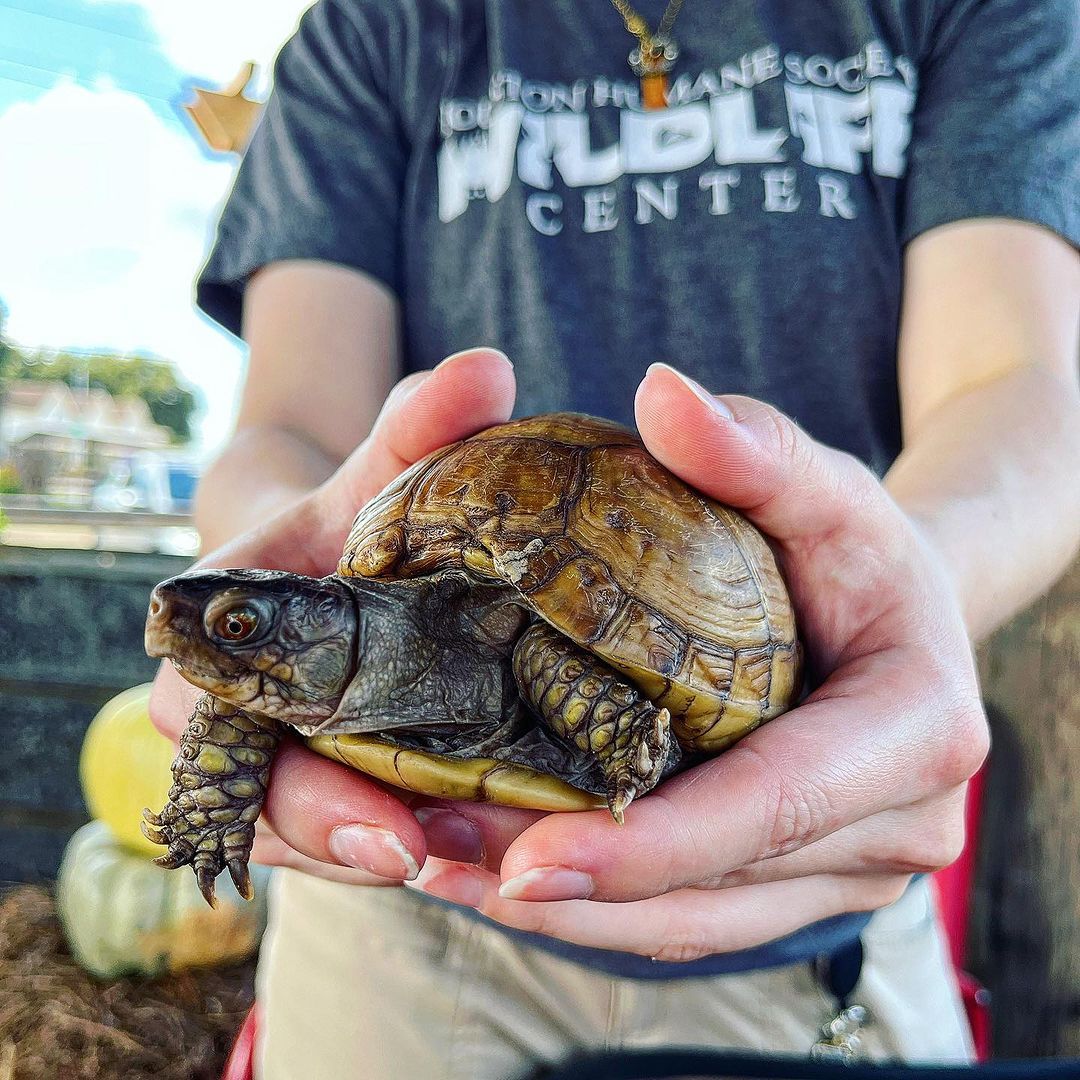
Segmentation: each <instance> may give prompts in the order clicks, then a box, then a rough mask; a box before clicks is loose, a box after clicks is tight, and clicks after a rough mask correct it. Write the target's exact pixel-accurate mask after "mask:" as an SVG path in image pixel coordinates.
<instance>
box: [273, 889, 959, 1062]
mask: <svg viewBox="0 0 1080 1080" xmlns="http://www.w3.org/2000/svg"><path fill="white" fill-rule="evenodd" d="M274 901H275V903H274V905H273V911H274V915H273V918H272V920H271V927H270V930H269V931H268V934H267V938H266V942H265V944H264V949H263V954H262V960H261V962H260V965H259V980H258V996H259V1001H260V1004H261V1007H262V1024H261V1028H260V1039H259V1050H258V1060H259V1067H258V1073H257V1075H258V1076H259V1077H260V1080H360V1078H363V1080H390V1078H394V1080H401V1078H408V1080H413V1078H416V1080H509V1078H516V1077H523V1076H527V1075H528V1074H529V1073H530V1072H531V1070H532V1069H534V1068H536V1067H537V1065H539V1064H540V1063H542V1062H544V1063H547V1062H555V1061H559V1060H561V1059H562V1058H564V1057H565V1056H567V1055H568V1054H570V1053H572V1052H574V1051H578V1050H582V1049H605V1048H615V1047H661V1046H668V1045H676V1044H677V1045H682V1046H700V1047H710V1048H714V1049H721V1048H728V1049H746V1050H755V1051H773V1052H787V1053H797V1054H805V1053H807V1052H808V1050H809V1048H810V1046H811V1044H812V1043H813V1042H814V1041H815V1039H816V1038H817V1034H818V1029H819V1027H820V1025H821V1024H822V1023H824V1022H825V1021H827V1020H828V1019H830V1018H831V1016H832V1015H833V1013H834V1009H835V1006H834V1003H833V1001H832V1000H831V999H830V998H829V996H828V995H827V994H826V993H825V992H824V991H823V990H822V989H821V987H820V986H819V985H818V983H817V982H816V981H815V979H814V978H813V977H812V975H811V973H810V970H809V965H807V964H798V965H794V966H792V967H787V968H774V969H769V970H764V971H753V972H747V973H743V974H736V975H721V976H710V977H707V978H689V979H677V980H663V981H653V980H648V981H646V980H637V979H627V978H618V977H614V976H610V975H606V974H602V973H597V972H595V971H592V970H590V969H588V968H585V967H582V966H580V965H578V964H575V963H573V962H571V961H568V960H563V959H561V958H558V957H555V956H552V955H550V954H549V953H547V952H545V951H544V950H542V949H535V948H531V947H528V946H522V945H519V944H518V943H516V942H512V941H510V940H509V939H508V938H507V937H506V936H505V935H503V934H501V933H500V932H499V931H498V930H496V929H493V928H492V927H490V926H487V925H484V924H482V923H480V922H478V921H477V920H475V919H472V918H470V917H468V916H467V915H464V914H462V913H461V912H459V911H455V910H448V909H446V908H444V907H441V906H439V905H436V904H432V903H429V902H426V901H425V900H424V899H423V898H421V897H417V896H414V895H413V894H412V893H410V892H409V891H408V890H405V889H378V888H372V889H363V888H354V887H351V886H347V885H340V884H334V883H331V882H326V881H320V880H317V879H315V878H310V877H306V876H304V875H302V874H298V873H295V872H291V871H285V872H281V873H279V874H278V876H277V881H276V884H275V894H274ZM863 941H864V945H865V947H866V964H865V966H864V969H863V976H862V979H861V981H860V983H859V986H858V988H857V990H856V992H855V995H854V1000H856V1001H858V1002H859V1003H860V1004H864V1005H867V1006H869V1008H870V1011H871V1016H872V1019H871V1021H870V1022H869V1023H868V1024H867V1026H866V1027H865V1029H864V1032H865V1034H864V1039H863V1047H864V1049H865V1053H866V1056H867V1057H868V1058H873V1059H883V1058H899V1059H906V1060H936V1061H951V1062H956V1061H967V1060H970V1056H971V1047H970V1039H969V1035H968V1030H967V1024H966V1021H965V1019H964V1016H963V1011H962V1007H961V1005H960V1001H959V997H958V994H957V991H956V987H955V984H954V980H953V978H952V972H951V968H950V966H949V961H948V955H947V949H946V947H945V944H944V940H943V937H942V935H941V932H940V930H939V927H938V924H937V920H936V918H935V914H934V909H933V904H932V901H931V894H930V887H929V884H928V883H927V882H925V881H923V882H919V883H917V884H916V885H914V886H913V887H912V888H911V889H909V890H908V892H907V894H906V895H905V896H904V897H903V898H902V899H901V900H899V901H898V902H897V903H896V904H893V905H892V906H891V907H889V908H886V909H885V910H883V911H880V912H878V913H877V914H875V916H874V918H873V919H872V920H871V923H870V926H869V927H868V928H867V930H866V931H865V933H864V935H863Z"/></svg>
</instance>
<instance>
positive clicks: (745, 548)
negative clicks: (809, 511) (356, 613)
mask: <svg viewBox="0 0 1080 1080" xmlns="http://www.w3.org/2000/svg"><path fill="white" fill-rule="evenodd" d="M452 568H458V569H461V568H464V569H465V570H466V571H467V572H469V573H470V574H472V575H473V576H474V577H475V578H476V579H478V580H483V581H499V582H503V583H505V584H506V585H508V586H510V587H511V588H513V589H514V590H516V592H517V593H518V594H519V595H520V597H521V599H522V600H523V601H524V603H525V604H526V605H527V606H528V607H530V608H531V609H532V610H533V611H535V612H536V613H537V614H538V615H539V616H540V617H541V618H543V619H544V620H546V621H547V622H548V623H550V624H551V625H552V626H553V627H555V629H557V630H559V631H560V632H562V633H563V634H565V635H566V636H567V637H568V638H570V639H571V640H572V641H574V642H576V643H577V644H578V645H580V646H582V647H584V648H586V649H589V650H590V651H592V652H593V653H595V654H596V655H597V656H599V657H601V658H602V659H603V660H605V661H606V662H607V663H608V664H610V665H611V666H612V667H614V668H616V669H617V670H619V671H621V672H622V673H623V674H625V675H626V676H627V678H629V679H630V680H631V681H632V682H633V683H635V684H636V685H637V686H638V687H639V688H640V689H641V690H642V691H643V692H644V693H645V694H646V695H647V696H648V697H649V698H651V699H652V701H653V702H654V703H655V704H656V705H657V706H659V707H663V708H667V709H668V710H669V711H670V713H671V716H672V724H673V728H674V730H675V732H676V734H677V736H678V738H679V740H680V742H681V743H682V744H683V746H684V747H686V748H687V749H689V750H693V751H701V752H706V753H714V752H716V751H717V750H720V749H722V748H723V747H725V746H727V745H729V744H730V743H731V742H733V741H734V740H736V739H738V738H740V737H741V736H742V735H744V734H746V733H747V732H748V731H750V730H751V729H753V728H754V727H756V726H757V725H758V724H760V723H761V722H762V721H764V720H768V719H769V718H771V717H773V716H775V715H777V714H778V713H780V712H783V711H784V710H785V709H786V708H788V707H789V706H790V705H791V704H792V703H793V699H794V697H795V695H796V694H797V692H798V689H799V683H800V675H799V672H800V659H801V649H800V647H799V643H798V640H797V638H796V632H795V620H794V616H793V613H792V607H791V602H790V600H789V598H788V594H787V590H786V588H785V586H784V582H783V579H782V578H781V576H780V572H779V570H778V568H777V565H776V560H775V558H774V557H773V554H772V551H771V550H770V548H769V546H768V544H767V543H766V542H765V540H764V538H763V537H762V535H761V534H760V533H759V532H758V531H757V530H756V529H755V528H754V527H753V526H752V525H751V524H750V523H749V522H748V521H747V520H746V519H745V518H743V517H742V516H741V515H739V514H738V513H736V512H735V511H733V510H731V509H729V508H727V507H725V506H722V505H720V504H719V503H717V502H715V501H713V500H711V499H709V498H706V497H705V496H704V495H702V494H701V493H700V492H697V491H695V490H694V489H693V488H691V487H689V486H688V485H686V484H685V483H683V482H682V481H681V480H679V479H678V478H677V477H675V476H674V475H673V474H672V473H670V472H669V471H668V470H667V469H665V468H664V467H663V466H662V465H660V464H659V463H658V462H657V461H656V460H655V459H654V458H653V457H652V456H651V455H650V454H649V453H648V451H647V450H646V449H645V446H644V444H643V443H642V442H641V440H640V439H639V438H638V437H637V435H635V434H634V433H633V432H632V431H630V430H629V429H627V428H624V427H622V426H621V425H618V424H614V423H611V422H610V421H606V420H598V419H596V418H594V417H589V416H579V415H575V414H572V413H556V414H551V415H546V416H536V417H532V418H529V419H525V420H517V421H511V422H509V423H506V424H501V425H499V426H497V427H493V428H489V429H487V430H485V431H482V432H480V433H479V434H478V435H475V436H473V437H472V438H470V439H466V440H464V441H462V442H459V443H455V444H453V445H452V446H448V447H444V448H443V449H441V450H438V451H436V452H435V453H433V454H431V455H430V456H429V457H426V458H424V459H423V460H421V461H420V462H418V463H417V464H416V465H414V466H413V467H412V468H410V469H408V470H407V471H406V472H404V473H403V474H402V475H401V476H400V477H398V478H397V480H395V481H394V482H393V483H392V484H391V485H390V486H389V487H388V488H386V489H385V490H384V491H383V492H382V493H381V494H380V495H378V496H377V497H376V498H375V499H373V500H372V501H371V502H370V503H368V505H367V506H365V507H364V508H363V509H362V510H361V511H360V513H359V515H358V516H357V518H356V521H355V522H354V524H353V527H352V531H351V532H350V534H349V537H348V540H347V541H346V544H345V550H344V554H343V556H342V559H341V563H340V565H339V568H338V572H339V573H340V574H342V575H343V576H346V577H348V576H362V577H365V578H375V579H379V578H382V579H388V578H390V579H393V578H408V577H415V576H418V575H424V574H434V573H438V572H440V571H443V570H448V569H452Z"/></svg>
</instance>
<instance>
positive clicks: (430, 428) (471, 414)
mask: <svg viewBox="0 0 1080 1080" xmlns="http://www.w3.org/2000/svg"><path fill="white" fill-rule="evenodd" d="M513 403H514V376H513V371H512V368H511V366H510V364H509V362H508V361H507V360H506V358H505V357H504V356H503V355H502V354H501V353H497V352H494V351H493V350H490V349H473V350H470V351H468V352H465V353H458V354H457V355H455V356H453V357H450V358H449V359H447V360H445V361H443V363H442V364H440V365H439V366H438V367H437V368H435V370H434V371H431V372H418V373H416V374H413V375H410V376H408V377H407V378H405V379H403V380H402V381H401V382H400V383H398V385H397V386H396V387H395V388H394V390H393V391H392V392H391V394H390V396H389V397H388V398H387V401H386V404H385V406H384V407H383V410H382V412H381V413H380V415H379V418H378V420H377V421H376V423H375V425H374V427H373V429H372V431H371V434H370V436H369V437H368V438H367V439H366V440H365V441H364V442H363V443H362V444H361V445H360V446H359V447H358V448H357V449H356V450H355V451H354V452H353V453H352V454H351V455H350V457H349V458H348V459H347V460H346V461H345V462H344V463H343V464H342V465H341V467H340V468H339V469H338V470H337V471H336V472H335V473H334V475H333V476H332V477H331V478H330V479H329V480H327V481H326V483H325V484H323V485H322V486H321V487H319V488H318V489H316V490H315V491H313V492H312V493H311V494H310V495H309V496H307V497H306V498H304V499H302V500H301V501H300V502H299V503H297V504H296V505H295V506H293V507H291V508H290V509H289V510H287V511H285V512H284V513H282V514H280V515H278V516H277V517H276V518H274V519H273V520H271V521H269V522H268V523H267V524H265V525H263V526H261V527H259V528H257V529H254V530H252V531H251V532H248V533H246V534H244V535H243V536H241V537H239V538H238V539H236V540H234V541H232V542H231V543H229V544H227V545H225V546H224V547H222V548H219V549H218V550H217V551H214V552H212V553H211V554H209V555H207V556H206V557H205V558H203V559H202V560H201V562H200V566H203V567H261V568H264V569H275V570H291V571H293V572H296V573H301V574H309V575H313V576H316V577H319V576H323V575H325V574H329V573H332V572H333V570H334V569H335V567H336V566H337V561H338V558H339V557H340V555H341V548H342V545H343V544H344V541H345V537H346V535H347V533H348V530H349V527H350V525H351V524H352V521H353V518H354V517H355V516H356V512H357V510H358V509H359V508H360V507H361V506H362V505H363V504H364V503H365V502H367V501H368V500H369V499H370V498H371V497H372V496H374V495H376V494H377V493H378V492H379V491H381V490H382V488H383V487H385V486H386V484H388V483H389V482H390V481H391V480H392V479H393V478H394V477H395V476H396V475H397V474H398V473H400V472H401V471H402V470H403V469H405V468H407V467H408V466H409V465H411V464H412V463H413V462H415V461H417V460H419V459H420V458H421V457H423V456H424V455H425V454H427V453H429V452H430V451H432V450H435V449H437V448H439V447H441V446H445V445H446V444H447V443H451V442H454V441H456V440H458V439H462V438H464V437H466V436H468V435H471V434H473V433H474V432H476V431H479V430H480V429H482V428H485V427H489V426H490V425H492V424H497V423H502V422H503V421H504V420H506V419H508V417H509V416H510V411H511V409H512V407H513ZM202 693H203V691H201V690H199V689H197V688H195V687H193V686H191V685H190V684H189V683H187V682H185V681H184V679H182V678H181V677H180V675H179V674H178V673H177V672H176V671H175V669H174V668H173V667H172V665H171V664H163V665H162V666H161V668H160V670H159V673H158V677H157V679H156V680H155V683H154V690H153V693H152V695H151V699H150V716H151V719H152V720H153V722H154V723H155V725H156V726H157V727H158V729H159V730H160V731H162V732H163V733H164V734H165V735H168V736H169V737H170V738H171V739H172V740H173V741H174V742H175V741H177V740H178V739H179V737H180V733H181V732H182V731H183V729H184V726H185V725H186V724H187V721H188V718H189V717H190V716H191V713H192V710H193V708H194V705H195V701H196V700H197V699H198V698H199V697H200V696H201V694H202ZM403 798H404V793H400V792H397V793H395V792H394V790H393V789H390V788H387V787H384V786H383V785H381V784H379V783H378V782H376V781H374V780H371V779H369V778H367V777H365V776H363V775H362V774H361V773H358V772H356V771H354V770H352V769H349V768H346V767H345V766H343V765H339V764H337V763H335V762H332V761H328V760H327V759H325V758H322V757H319V756H318V755H317V754H314V753H312V752H311V751H310V750H307V749H306V748H305V747H303V746H301V745H300V743H298V742H294V741H292V740H284V741H283V743H282V746H281V748H280V749H279V751H278V753H277V754H276V755H275V759H274V764H273V768H272V772H271V779H270V786H269V792H268V795H267V799H266V803H265V805H264V807H263V819H261V820H260V824H259V828H258V831H257V834H256V840H255V846H254V849H253V853H252V857H253V859H254V861H256V862H261V863H267V864H269V865H274V866H289V867H293V868H295V869H301V870H305V871H307V872H308V873H314V874H317V875H319V876H322V877H328V878H333V879H335V880H343V881H352V882H358V883H364V884H372V883H376V884H394V885H397V884H400V883H401V881H402V879H403V878H406V877H410V876H413V875H415V873H416V869H417V867H418V866H419V865H420V864H421V863H422V862H423V860H424V857H425V855H426V848H425V843H424V835H423V833H422V831H421V829H420V826H419V824H418V823H417V821H416V819H415V818H414V817H413V815H412V814H411V813H410V812H409V810H408V809H407V807H406V805H405V803H404V801H403ZM267 822H269V826H268V825H267Z"/></svg>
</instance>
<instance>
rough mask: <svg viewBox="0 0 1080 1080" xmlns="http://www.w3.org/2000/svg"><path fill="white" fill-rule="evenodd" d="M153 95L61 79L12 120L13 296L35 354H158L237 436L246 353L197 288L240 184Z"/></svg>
mask: <svg viewBox="0 0 1080 1080" xmlns="http://www.w3.org/2000/svg"><path fill="white" fill-rule="evenodd" d="M232 168H233V166H232V163H231V162H230V161H222V162H216V161H211V160H209V159H208V158H206V157H205V156H204V155H203V154H202V153H201V152H200V150H199V148H198V147H197V145H196V144H195V142H194V140H193V139H192V137H191V136H190V135H189V134H188V133H186V132H185V131H184V130H183V129H182V128H181V127H180V126H179V125H178V124H176V123H175V122H170V121H168V120H166V119H164V118H163V117H161V116H160V115H158V114H156V113H155V112H154V111H153V109H152V108H151V107H150V106H149V105H148V104H147V103H146V102H145V101H143V100H142V99H141V98H139V97H137V96H135V95H133V94H129V93H126V92H123V91H119V90H115V89H103V90H99V91H91V90H87V89H84V88H82V87H80V86H77V85H74V84H72V83H61V84H59V85H57V86H56V87H54V88H53V89H52V90H50V91H48V92H47V93H45V94H43V95H42V96H41V97H39V98H36V99H35V100H33V101H31V102H24V103H20V104H16V105H14V106H12V107H11V108H9V109H8V110H7V111H6V112H4V113H3V114H2V115H0V297H3V298H4V300H5V301H6V303H7V305H8V307H9V309H10V323H9V331H10V334H11V337H12V338H13V339H14V340H16V341H19V342H22V343H25V344H27V345H46V346H55V347H58V348H62V347H81V348H107V349H115V350H124V351H148V352H152V353H154V354H157V355H159V356H162V357H165V358H168V359H171V360H174V361H175V362H176V363H177V364H178V366H179V367H180V369H181V371H182V372H183V373H184V375H185V376H187V378H188V379H189V380H190V381H191V382H193V383H195V384H196V385H198V386H199V387H200V388H201V389H202V390H203V393H204V396H205V399H206V413H205V418H204V423H203V437H204V442H205V444H206V446H207V448H208V449H213V448H214V447H215V446H217V445H218V444H220V442H221V439H222V438H223V437H224V436H225V435H226V434H227V432H228V428H229V422H230V416H231V412H232V407H233V399H234V396H235V390H236V386H237V382H238V379H239V374H240V370H241V363H242V358H241V352H240V349H239V348H238V347H237V346H236V345H235V344H234V343H232V342H231V341H230V340H229V339H228V338H227V337H225V335H223V334H221V333H220V332H218V331H216V330H215V329H213V328H212V327H211V326H210V325H208V324H207V323H205V322H204V321H203V320H202V319H201V318H200V317H199V316H198V315H197V314H196V313H195V311H194V309H193V306H192V303H191V284H192V280H193V278H194V276H195V274H196V272H197V270H198V267H199V265H200V263H201V261H202V259H203V255H204V251H205V247H206V241H207V235H208V230H209V228H210V227H211V225H212V223H213V221H214V219H215V216H216V208H217V207H218V205H219V204H220V202H221V200H222V198H223V197H224V195H225V192H226V190H227V188H228V185H229V182H230V179H231V177H232Z"/></svg>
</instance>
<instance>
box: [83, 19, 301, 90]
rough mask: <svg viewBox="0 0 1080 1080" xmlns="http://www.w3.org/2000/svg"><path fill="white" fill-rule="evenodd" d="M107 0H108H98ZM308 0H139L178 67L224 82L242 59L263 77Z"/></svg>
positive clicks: (263, 83) (162, 43)
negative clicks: (260, 72) (257, 68)
mask: <svg viewBox="0 0 1080 1080" xmlns="http://www.w3.org/2000/svg"><path fill="white" fill-rule="evenodd" d="M99 2H100V3H111V2H113V0H99ZM124 2H130V0H124ZM312 2H313V0H182V2H181V0H139V3H138V6H139V7H142V8H144V9H145V10H146V11H147V12H148V13H149V15H150V18H151V21H152V23H153V26H154V28H155V30H157V32H158V35H159V36H160V39H161V47H162V49H163V50H164V51H165V53H166V54H167V55H168V57H169V59H170V60H172V62H173V63H174V64H175V65H176V66H177V67H178V68H180V70H181V71H184V72H188V73H190V74H192V75H198V76H202V77H205V78H207V79H209V80H210V82H211V83H212V84H223V83H227V82H228V81H229V80H230V79H231V78H232V77H233V75H235V74H236V72H237V71H238V70H239V68H240V65H241V64H242V63H244V62H245V61H246V60H254V61H255V62H256V63H257V64H258V65H259V67H260V69H261V71H262V76H263V82H262V85H263V86H264V87H265V85H266V83H265V77H266V75H267V72H268V70H269V66H270V64H271V62H272V61H273V59H274V57H275V56H276V55H277V52H278V49H280V48H281V45H282V43H283V42H284V41H285V40H286V38H288V37H289V36H290V35H291V34H292V32H293V30H294V29H295V27H296V24H297V22H298V21H299V19H300V15H301V14H302V13H303V12H304V11H305V10H306V9H307V8H309V7H310V6H311V4H312Z"/></svg>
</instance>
